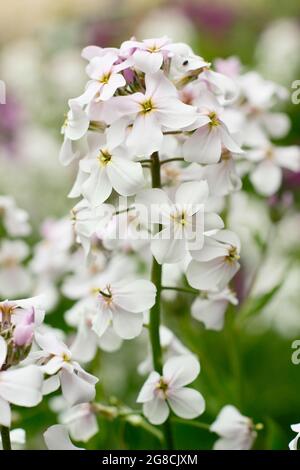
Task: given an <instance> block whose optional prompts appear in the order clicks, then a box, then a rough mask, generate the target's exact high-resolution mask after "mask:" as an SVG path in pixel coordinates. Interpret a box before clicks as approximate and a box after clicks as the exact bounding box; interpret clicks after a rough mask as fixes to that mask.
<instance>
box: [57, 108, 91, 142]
mask: <svg viewBox="0 0 300 470" xmlns="http://www.w3.org/2000/svg"><path fill="white" fill-rule="evenodd" d="M69 107H70V109H69V111H68V114H67V118H66V120H65V123H64V125H63V127H62V133H63V134H64V135H65V137H66V138H67V139H70V140H78V139H81V137H83V136H84V134H86V133H87V130H88V128H89V118H88V116H87V114H86V112H85V111H84V110H83V109H82V107H81V106H80V105H79V104H78V103H77V102H76V101H75V100H69Z"/></svg>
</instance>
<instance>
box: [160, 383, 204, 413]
mask: <svg viewBox="0 0 300 470" xmlns="http://www.w3.org/2000/svg"><path fill="white" fill-rule="evenodd" d="M168 403H169V405H170V407H171V409H172V411H173V412H174V413H175V414H176V415H177V416H180V418H185V419H194V418H196V417H197V416H200V415H201V414H202V413H203V412H204V410H205V401H204V398H203V396H202V395H201V393H199V392H198V391H197V390H194V389H192V388H187V387H184V388H181V389H179V390H174V392H172V393H170V394H169V396H168Z"/></svg>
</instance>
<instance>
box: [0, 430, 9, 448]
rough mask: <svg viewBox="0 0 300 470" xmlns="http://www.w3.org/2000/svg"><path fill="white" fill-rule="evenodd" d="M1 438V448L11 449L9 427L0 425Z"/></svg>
mask: <svg viewBox="0 0 300 470" xmlns="http://www.w3.org/2000/svg"><path fill="white" fill-rule="evenodd" d="M1 439H2V447H3V450H11V443H10V435H9V428H7V427H5V426H1Z"/></svg>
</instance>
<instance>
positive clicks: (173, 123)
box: [154, 98, 197, 130]
mask: <svg viewBox="0 0 300 470" xmlns="http://www.w3.org/2000/svg"><path fill="white" fill-rule="evenodd" d="M154 103H155V104H156V102H155V101H154ZM157 115H158V118H157V119H158V120H159V122H160V124H161V125H162V126H164V127H165V128H166V129H171V130H172V129H174V130H178V129H183V128H185V127H187V126H190V125H192V124H193V123H194V122H195V121H196V119H197V113H196V108H195V107H193V106H190V105H188V104H184V103H182V102H181V101H179V100H178V99H176V98H160V99H159V101H158V102H157Z"/></svg>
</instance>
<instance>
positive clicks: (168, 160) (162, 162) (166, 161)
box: [160, 157, 184, 165]
mask: <svg viewBox="0 0 300 470" xmlns="http://www.w3.org/2000/svg"><path fill="white" fill-rule="evenodd" d="M171 162H184V158H182V157H173V158H167V160H162V161H161V162H160V164H161V165H164V164H165V163H171Z"/></svg>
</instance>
